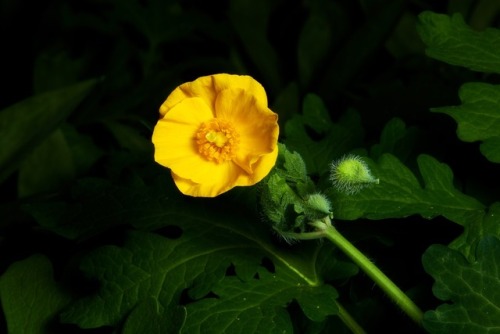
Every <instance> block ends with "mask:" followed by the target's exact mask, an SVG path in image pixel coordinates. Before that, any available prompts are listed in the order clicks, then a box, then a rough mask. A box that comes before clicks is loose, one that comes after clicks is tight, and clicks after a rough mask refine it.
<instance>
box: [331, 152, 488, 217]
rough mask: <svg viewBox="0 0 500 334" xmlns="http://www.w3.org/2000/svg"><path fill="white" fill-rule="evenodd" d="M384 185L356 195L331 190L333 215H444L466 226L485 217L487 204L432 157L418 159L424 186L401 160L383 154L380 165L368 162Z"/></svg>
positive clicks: (369, 188) (421, 156)
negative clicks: (458, 185) (460, 187)
mask: <svg viewBox="0 0 500 334" xmlns="http://www.w3.org/2000/svg"><path fill="white" fill-rule="evenodd" d="M365 161H367V162H368V163H369V166H370V168H371V169H372V172H373V175H374V176H375V177H376V178H379V179H380V184H377V185H373V186H370V187H368V188H366V189H363V190H362V191H361V192H359V193H358V194H355V195H345V194H343V193H339V192H336V191H333V189H332V190H331V191H330V194H331V196H332V204H333V213H334V215H335V217H336V218H338V219H345V220H354V219H358V218H368V219H384V218H402V217H408V216H410V215H415V214H419V215H421V216H422V217H424V218H427V219H430V218H433V217H436V216H439V215H441V216H444V217H446V218H447V219H449V220H451V221H453V222H455V223H457V224H460V225H466V224H467V223H469V222H470V221H473V220H474V219H477V218H478V217H481V216H482V215H483V214H484V205H483V204H481V203H479V201H477V200H476V199H475V198H473V197H469V196H467V195H465V194H463V193H461V192H460V191H459V190H457V189H456V188H455V186H454V184H453V173H452V171H451V169H450V168H449V167H448V166H447V165H445V164H443V163H440V162H439V161H437V160H436V159H434V158H432V157H430V156H428V155H420V156H419V157H418V160H417V162H418V166H419V169H420V174H421V176H422V179H423V181H424V182H423V186H422V185H420V182H419V181H418V179H417V178H416V177H415V175H414V174H413V173H412V172H411V171H410V170H409V169H408V168H407V167H406V166H405V165H403V164H402V163H401V162H400V161H399V160H398V159H397V158H395V157H394V156H393V155H390V154H383V155H382V156H381V157H380V159H379V160H378V163H377V164H375V163H372V162H370V161H369V160H368V159H365Z"/></svg>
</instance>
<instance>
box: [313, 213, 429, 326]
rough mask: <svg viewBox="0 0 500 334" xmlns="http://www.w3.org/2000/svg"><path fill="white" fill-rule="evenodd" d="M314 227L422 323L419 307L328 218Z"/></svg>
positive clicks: (404, 309) (418, 322)
mask: <svg viewBox="0 0 500 334" xmlns="http://www.w3.org/2000/svg"><path fill="white" fill-rule="evenodd" d="M313 226H315V227H317V228H318V230H321V231H322V232H323V233H324V235H325V237H326V238H327V239H328V240H330V241H331V242H333V243H334V244H335V245H336V246H337V247H338V248H340V249H341V250H342V251H343V252H344V253H345V254H346V255H348V256H349V257H350V258H351V260H353V261H354V263H356V264H357V265H358V266H359V267H360V268H361V269H362V270H363V271H364V272H365V273H366V274H367V275H368V276H369V277H370V278H371V279H372V280H373V281H374V282H375V283H376V284H377V285H378V286H379V287H380V288H381V289H382V290H383V291H384V292H385V293H386V294H387V295H388V296H389V298H391V299H392V300H393V301H394V303H396V305H397V306H398V307H400V308H401V309H402V310H403V311H404V312H405V313H406V314H407V315H408V316H409V317H410V318H411V319H413V320H414V321H415V322H416V323H417V324H419V325H420V324H421V323H422V317H423V313H422V311H421V310H420V309H419V308H418V306H417V305H415V303H413V301H412V300H411V299H410V298H409V297H408V296H407V295H406V294H405V293H404V292H403V291H401V289H400V288H399V287H398V286H397V285H396V284H394V282H392V281H391V280H390V279H389V278H388V277H387V276H386V275H385V274H384V273H383V272H382V271H381V270H380V269H379V268H378V267H377V266H375V265H374V264H373V263H372V262H371V261H370V260H369V259H368V258H367V257H366V256H365V255H364V254H363V253H361V252H360V251H359V250H358V249H357V248H356V247H354V245H353V244H351V243H350V242H349V241H348V240H347V239H346V238H344V236H342V235H341V234H340V233H339V232H338V231H337V229H336V228H335V227H333V225H332V224H331V222H330V219H329V218H328V217H326V218H325V220H323V221H321V222H316V223H313Z"/></svg>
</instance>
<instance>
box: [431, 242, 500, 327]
mask: <svg viewBox="0 0 500 334" xmlns="http://www.w3.org/2000/svg"><path fill="white" fill-rule="evenodd" d="M499 259H500V241H499V240H498V239H497V238H495V237H485V238H484V239H482V240H481V241H480V242H479V245H478V247H477V251H476V261H474V262H473V263H470V262H467V260H466V259H465V258H464V257H463V255H462V254H460V253H459V252H457V251H454V250H451V249H449V248H448V247H445V246H442V245H433V246H431V247H429V249H428V250H427V251H426V252H425V253H424V255H423V258H422V262H423V265H424V268H425V270H426V271H427V272H428V273H429V274H430V275H431V276H432V277H433V278H434V279H435V281H436V282H435V284H434V287H433V292H434V294H435V295H436V297H438V298H439V299H440V300H442V301H444V302H445V303H443V304H442V305H440V306H438V307H437V309H436V310H434V311H428V312H426V313H425V315H424V322H423V324H424V327H425V329H427V330H428V331H429V332H430V333H439V334H441V333H463V334H469V333H470V334H479V333H498V328H500V276H499V272H500V261H499Z"/></svg>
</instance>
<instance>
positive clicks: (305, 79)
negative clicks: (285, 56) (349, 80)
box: [297, 1, 346, 87]
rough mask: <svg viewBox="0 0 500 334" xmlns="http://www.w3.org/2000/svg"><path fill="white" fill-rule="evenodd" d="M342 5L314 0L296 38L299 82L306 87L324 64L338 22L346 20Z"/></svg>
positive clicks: (336, 32) (333, 39) (332, 43)
mask: <svg viewBox="0 0 500 334" xmlns="http://www.w3.org/2000/svg"><path fill="white" fill-rule="evenodd" d="M344 17H345V13H344V12H343V10H342V7H341V6H339V5H338V4H334V3H331V2H327V1H315V2H313V3H312V6H311V8H310V11H309V16H308V17H307V20H306V21H305V23H304V25H303V27H302V30H301V32H300V35H299V39H298V46H297V62H298V70H299V78H300V83H301V84H302V86H303V87H308V85H309V83H310V81H311V79H312V78H313V76H314V75H316V74H317V71H318V70H319V69H320V68H321V65H322V64H324V61H325V60H326V58H327V55H328V53H329V51H330V49H331V47H332V45H334V42H335V38H334V34H339V32H338V31H335V28H338V25H339V22H342V21H344V22H345V21H346V20H345V18H344Z"/></svg>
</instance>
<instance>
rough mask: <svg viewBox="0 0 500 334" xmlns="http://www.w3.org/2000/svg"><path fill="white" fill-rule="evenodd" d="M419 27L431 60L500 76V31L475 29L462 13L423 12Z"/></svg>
mask: <svg viewBox="0 0 500 334" xmlns="http://www.w3.org/2000/svg"><path fill="white" fill-rule="evenodd" d="M419 21H420V22H419V24H418V25H417V30H418V33H419V34H420V37H421V38H422V40H423V41H424V43H425V44H426V45H427V49H426V54H427V55H428V56H429V57H432V58H435V59H438V60H441V61H444V62H446V63H448V64H451V65H458V66H464V67H467V68H469V69H471V70H474V71H480V72H492V73H500V53H499V52H498V50H500V30H498V29H492V28H488V29H485V30H484V31H474V30H472V29H471V28H470V27H469V26H468V25H467V24H466V23H465V22H464V20H463V18H462V16H461V15H460V14H458V13H457V14H453V15H452V16H451V17H450V16H448V15H444V14H436V13H432V12H428V11H427V12H423V13H421V14H420V15H419Z"/></svg>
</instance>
